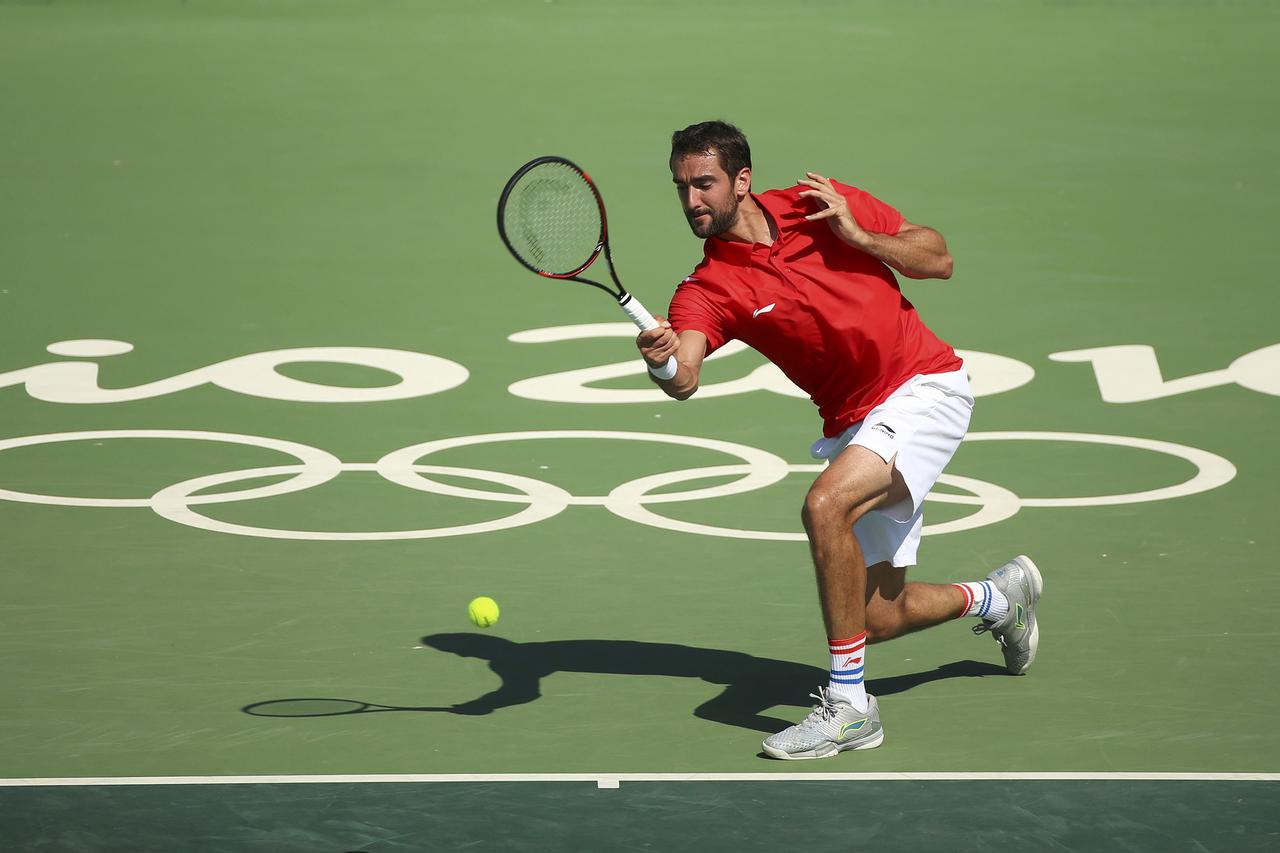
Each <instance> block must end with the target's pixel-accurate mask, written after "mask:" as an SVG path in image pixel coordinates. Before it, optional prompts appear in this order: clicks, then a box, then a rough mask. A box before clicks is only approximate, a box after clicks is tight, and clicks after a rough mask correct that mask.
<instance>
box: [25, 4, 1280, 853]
mask: <svg viewBox="0 0 1280 853" xmlns="http://www.w3.org/2000/svg"><path fill="white" fill-rule="evenodd" d="M1278 31H1280V13H1278V12H1277V10H1276V8H1275V7H1274V6H1272V5H1269V4H1262V3H1248V2H1239V3H1230V2H1222V3H1194V2H1187V3H1173V2H1171V3H1167V4H1162V3H1120V4H1111V3H1091V2H1058V3H1050V2H1044V3H1014V2H982V3H968V4H963V5H961V4H955V5H950V4H942V3H924V2H896V3H888V2H883V3H881V2H869V3H834V2H832V3H812V4H804V5H803V6H794V7H792V6H787V5H785V4H770V3H758V2H754V0H744V2H737V3H726V2H707V3H701V4H698V5H697V6H696V7H695V6H689V5H687V4H678V3H672V2H636V3H625V4H624V3H611V2H602V3H587V2H560V0H556V2H541V0H539V2H536V3H534V2H497V0H495V2H478V3H471V4H431V3H415V2H409V0H386V1H385V2H371V1H370V2H357V0H317V1H316V2H301V0H295V1H294V2H285V0H270V1H269V2H248V0H228V2H212V0H192V2H185V3H180V2H176V0H174V2H161V0H154V1H153V2H143V0H130V1H129V2H124V1H123V0H122V2H104V3H90V2H0V108H2V109H3V114H4V117H5V121H4V128H5V131H4V133H3V135H2V136H0V152H2V153H0V490H2V491H0V532H2V535H0V589H2V590H3V594H2V595H0V614H2V618H0V637H2V638H3V642H0V679H2V680H3V684H4V689H3V691H0V838H4V839H5V840H6V841H5V845H6V849H14V850H22V851H99V850H175V849H187V850H212V851H223V850H225V851H247V850H262V851H289V853H292V851H298V853H328V851H332V853H343V851H356V850H359V851H366V853H381V852H382V851H393V850H420V849H471V848H476V849H487V848H491V847H492V848H499V847H503V848H508V849H529V850H543V849H566V850H583V849H599V850H612V849H637V850H640V849H653V850H680V849H689V850H692V849H700V850H704V849H734V850H741V849H761V850H777V849H792V848H796V847H800V846H808V845H811V844H818V845H826V846H832V845H834V846H835V847H837V848H840V849H845V848H849V847H851V846H853V845H854V844H855V843H866V844H868V845H870V844H874V845H876V846H878V847H880V848H885V849H911V850H943V849H947V850H953V849H977V848H983V849H993V848H996V847H999V846H1002V845H1014V844H1016V845H1019V846H1021V847H1023V848H1027V849H1041V850H1073V849H1089V850H1126V851H1128V850H1144V851H1145V850H1151V851H1169V850H1197V851H1201V850H1212V851H1236V850H1269V849H1274V848H1275V847H1276V845H1277V844H1278V843H1280V820H1278V819H1277V817H1276V815H1277V813H1278V809H1280V793H1278V792H1280V785H1278V784H1277V781H1278V780H1280V775H1278V774H1280V742H1278V741H1277V738H1276V737H1275V733H1274V718H1275V713H1274V708H1275V705H1276V702H1277V700H1278V699H1280V687H1278V686H1277V683H1278V682H1277V674H1278V673H1277V666H1276V663H1275V660H1276V657H1275V653H1274V650H1275V647H1276V641H1277V638H1278V637H1280V632H1277V630H1276V629H1275V627H1274V624H1273V622H1272V619H1273V614H1274V611H1275V604H1274V602H1275V599H1276V597H1277V593H1280V588H1278V587H1280V583H1278V582H1277V580H1276V574H1275V571H1274V568H1275V566H1276V564H1277V557H1278V556H1280V547H1278V546H1277V532H1276V525H1275V523H1274V519H1275V508H1274V498H1273V491H1274V483H1275V481H1276V478H1277V476H1278V475H1280V464H1278V463H1277V452H1276V447H1277V445H1276V435H1277V430H1278V427H1280V400H1278V399H1277V397H1280V329H1278V327H1277V324H1276V320H1275V318H1276V317H1277V316H1278V315H1280V297H1277V295H1276V289H1275V287H1274V281H1273V279H1274V274H1273V273H1272V272H1271V251H1270V247H1271V245H1272V244H1273V243H1274V234H1273V231H1274V226H1275V223H1276V206H1275V201H1274V200H1275V198H1276V197H1277V191H1278V190H1280V174H1278V170H1277V167H1276V165H1275V159H1274V139H1275V136H1276V131H1277V115H1280V113H1278V112H1277V110H1276V98H1275V93H1274V84H1273V82H1272V81H1273V80H1274V79H1275V78H1276V75H1277V72H1278V71H1280V68H1278V67H1277V65H1278V64H1280V63H1277V60H1276V58H1275V56H1276V53H1275V50H1274V44H1275V40H1276V36H1277V33H1278ZM711 117H722V118H726V119H729V120H731V121H734V122H736V123H738V124H740V125H741V126H742V127H743V128H744V130H745V131H746V132H747V134H748V136H749V138H750V140H751V143H752V148H753V152H754V159H755V173H754V174H755V185H756V187H757V188H767V187H773V186H780V185H789V184H790V183H792V182H794V180H795V179H796V178H797V177H799V176H800V175H801V174H802V172H803V171H804V170H806V169H814V170H816V171H820V172H823V173H824V174H828V175H831V176H834V177H836V178H839V179H840V180H842V181H846V182H849V183H853V184H856V185H859V186H861V187H863V188H865V189H867V190H869V191H871V192H873V193H875V194H877V195H879V196H880V197H882V198H884V199H885V200H887V201H889V202H890V203H892V204H894V205H896V206H897V207H899V208H900V209H901V210H902V211H903V212H904V213H905V215H906V216H907V217H908V218H910V219H911V220H913V221H918V222H922V223H925V224H928V225H931V226H933V227H936V228H938V229H939V230H940V231H941V232H942V233H943V234H944V235H945V236H946V237H947V240H948V242H949V245H950V248H951V251H952V253H953V255H954V256H955V258H956V273H955V276H954V278H953V279H952V280H951V281H948V282H906V283H905V284H904V292H905V293H906V294H907V295H908V297H909V298H910V299H911V300H912V301H913V302H914V303H915V304H916V306H917V307H918V308H919V310H920V311H921V314H922V316H923V317H924V319H925V321H926V322H927V323H929V325H930V326H931V327H933V328H934V329H935V330H936V331H937V332H938V333H939V334H940V335H941V336H942V337H943V338H944V339H946V340H947V341H949V342H951V343H952V344H954V345H955V346H956V347H957V349H959V350H961V351H962V354H964V355H965V357H966V361H967V364H968V365H969V369H970V372H971V374H972V375H973V377H974V381H975V384H976V385H977V387H978V389H979V399H978V404H977V409H976V412H975V416H974V420H973V423H972V427H971V433H972V434H971V436H970V438H969V440H968V441H966V443H965V445H964V446H963V447H962V448H961V450H960V451H959V453H958V454H957V456H956V458H955V459H954V460H953V462H952V464H951V465H950V466H949V467H948V469H947V474H948V476H947V478H946V479H945V480H944V482H943V483H941V484H940V485H939V487H938V489H937V490H936V492H935V494H934V495H933V496H931V498H930V500H929V501H928V502H927V504H926V521H927V523H928V524H929V525H930V529H929V531H928V533H929V535H928V536H927V537H926V539H925V541H924V544H923V546H922V549H921V564H920V565H919V567H917V568H916V569H913V572H912V574H913V576H914V577H916V578H918V579H921V580H930V581H938V582H941V581H947V580H965V579H976V578H978V577H981V576H982V575H984V574H985V573H986V572H987V571H988V570H990V569H991V568H994V567H995V566H997V565H999V564H1000V563H1002V562H1003V561H1004V560H1006V559H1008V558H1009V557H1011V556H1013V555H1015V554H1018V553H1027V554H1030V555H1032V556H1033V557H1034V558H1035V560H1036V562H1037V564H1038V565H1039V566H1040V567H1041V569H1042V570H1043V572H1044V576H1045V590H1046V591H1045V598H1044V600H1043V604H1042V606H1041V611H1040V618H1041V620H1042V623H1041V625H1042V627H1041V630H1042V644H1041V649H1040V655H1039V658H1038V659H1037V662H1036V664H1035V667H1034V668H1033V670H1032V671H1031V673H1030V674H1029V675H1027V676H1026V677H1022V678H1016V677H1011V676H1007V675H1005V674H1004V673H1003V670H1002V669H1001V668H1000V667H999V666H997V664H998V663H999V661H1000V658H999V654H998V649H997V647H996V646H995V644H994V643H992V642H991V640H990V639H989V638H988V637H985V636H984V637H974V636H972V635H971V634H970V632H969V630H968V627H969V624H968V623H967V622H963V623H956V624H953V625H944V626H940V627H938V628H935V629H933V630H930V631H927V632H923V633H919V634H914V635H911V636H908V637H904V638H900V639H898V640H895V641H893V642H892V643H889V644H885V645H877V646H875V647H872V648H871V649H870V654H869V660H868V677H869V689H870V691H871V692H872V693H873V694H875V695H877V696H879V697H880V701H881V707H882V711H883V714H884V720H885V727H886V735H887V736H886V741H885V744H884V746H883V747H881V748H879V749H876V750H871V751H868V752H865V753H857V754H846V755H843V756H840V757H839V758H838V759H834V760H829V761H819V762H773V761H769V760H767V759H766V758H763V757H762V756H761V755H760V753H759V742H760V740H761V739H762V738H763V737H764V736H765V735H766V734H768V733H770V732H772V731H774V730H776V729H777V728H781V727H783V726H785V725H787V724H790V723H791V722H794V721H795V720H797V719H799V718H800V717H801V716H803V714H804V713H805V712H806V710H807V708H808V707H809V703H810V700H809V698H808V695H807V694H808V693H809V692H810V691H811V690H813V688H814V687H815V686H817V685H818V684H820V683H822V681H823V679H824V678H825V669H824V667H825V665H826V657H825V652H824V648H823V645H822V644H823V639H824V638H823V633H822V626H821V621H820V619H819V615H818V610H817V606H816V596H815V593H814V588H813V579H812V569H811V567H810V564H809V560H808V552H807V548H806V546H805V544H804V542H803V537H802V535H801V528H800V522H799V507H800V502H801V500H802V498H803V495H804V493H805V489H806V487H807V485H808V483H809V482H810V481H811V480H812V478H813V476H814V475H815V472H816V470H817V469H816V468H815V467H814V463H813V460H811V459H810V458H809V457H808V454H807V448H808V445H809V443H810V441H811V440H812V439H813V438H815V437H816V436H817V433H818V430H819V426H820V424H819V421H818V418H817V416H816V411H815V410H814V409H813V407H812V405H811V404H810V403H809V402H808V401H807V400H806V399H803V398H801V397H797V396H796V392H795V391H794V389H792V388H790V387H789V386H788V385H787V383H786V382H785V381H783V380H781V379H780V377H778V376H777V375H776V374H775V373H773V372H772V371H771V369H770V368H769V367H768V366H767V365H766V364H765V362H764V361H763V359H762V358H761V357H760V356H759V355H757V354H755V353H754V352H751V351H749V350H744V351H730V352H728V353H727V354H725V355H724V356H723V357H722V358H718V359H717V360H714V361H712V362H709V363H708V365H707V367H706V369H705V370H704V374H703V382H704V387H703V389H702V391H700V392H699V394H698V395H697V396H695V397H694V398H693V399H692V400H690V401H689V402H686V403H682V404H677V403H674V402H671V401H666V400H660V399H657V397H656V392H654V391H653V389H652V388H651V387H650V386H649V384H648V382H647V380H646V379H645V378H644V377H643V375H642V368H641V367H640V364H639V362H638V360H637V359H636V358H635V355H634V348H633V346H632V344H631V343H630V341H629V338H630V337H631V336H632V335H633V332H632V331H630V330H629V328H628V327H627V325H626V324H625V322H624V318H623V317H622V315H621V314H620V313H619V312H618V311H617V309H616V308H615V307H613V306H611V305H610V304H609V302H608V300H607V299H605V298H603V297H601V296H600V295H599V294H598V293H596V292H595V291H593V290H590V289H587V288H581V287H579V286H577V285H559V284H551V283H544V282H541V281H540V280H538V279H537V278H536V277H535V276H533V275H531V274H529V273H528V272H526V271H524V270H523V269H521V268H520V267H519V266H518V265H517V264H516V263H515V261H514V260H512V259H511V258H510V257H509V256H508V255H507V254H506V252H505V251H504V250H503V248H502V246H501V244H500V242H499V241H498V238H497V234H496V229H495V227H494V206H495V203H496V199H497V195H498V192H499V190H500V189H501V187H502V184H503V182H504V181H505V180H506V178H507V176H508V175H509V174H510V173H511V172H512V171H513V170H514V169H515V168H516V167H517V166H518V165H519V164H520V163H522V162H524V161H525V160H527V159H529V158H531V157H533V156H535V155H539V154H546V153H556V154H561V155H564V156H567V157H570V158H571V159H574V160H575V161H577V162H579V163H581V164H582V165H584V166H585V167H586V168H587V170H588V171H589V172H590V173H591V174H592V176H593V178H595V179H596V180H597V181H598V183H599V185H600V187H601V190H602V192H603V194H604V197H605V200H606V202H607V204H608V205H609V213H610V220H611V222H610V224H611V227H612V233H613V249H614V256H615V260H616V261H617V264H618V267H619V271H620V274H621V276H622V278H623V281H624V282H625V283H626V284H627V286H628V287H629V288H630V289H632V290H633V291H634V292H635V293H637V295H639V296H640V297H641V298H642V299H644V301H645V302H646V303H647V304H648V305H649V307H650V308H651V309H652V310H654V311H655V312H660V311H661V309H662V308H663V307H664V305H665V302H666V300H667V298H669V295H670V292H671V290H672V289H673V287H674V285H675V284H676V283H677V282H679V281H680V279H681V278H682V277H683V276H685V275H686V274H688V272H689V270H690V269H691V268H692V266H693V265H694V263H695V262H696V261H697V259H698V258H699V257H700V253H701V249H700V246H699V244H698V242H697V241H696V240H695V239H694V238H693V237H692V236H691V235H690V234H689V233H688V229H687V226H686V224H685V223H684V221H683V219H682V217H681V216H680V213H679V210H678V207H677V203H676V199H675V197H674V193H673V191H672V188H671V185H670V183H669V181H670V175H669V173H668V172H667V169H666V163H665V159H666V150H667V145H668V140H669V135H670V133H671V131H672V130H673V129H675V128H678V127H683V126H685V125H687V124H690V123H692V122H695V121H699V120H702V119H705V118H711ZM477 595H490V596H493V597H494V598H495V599H496V600H497V601H498V602H499V604H500V605H501V606H502V610H503V612H502V618H501V620H500V621H499V622H498V624H497V625H496V626H495V627H494V628H492V629H490V630H488V631H480V630H478V629H476V628H474V627H473V626H472V625H471V624H470V623H469V622H468V621H467V618H466V605H467V602H468V601H469V600H470V599H471V598H473V597H474V596H477Z"/></svg>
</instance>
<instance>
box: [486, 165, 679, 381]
mask: <svg viewBox="0 0 1280 853" xmlns="http://www.w3.org/2000/svg"><path fill="white" fill-rule="evenodd" d="M547 163H557V164H560V165H562V166H568V167H569V168H570V169H572V170H573V171H575V172H577V173H578V174H579V175H580V176H581V177H582V179H583V181H584V182H586V185H587V186H588V187H590V188H591V194H592V195H593V196H595V200H596V207H597V208H598V209H599V211H600V236H599V239H598V240H597V242H596V247H595V250H594V251H592V252H591V254H590V255H589V256H588V257H587V259H586V260H585V261H584V262H583V263H582V265H581V266H579V267H578V268H577V269H574V270H571V271H570V272H563V273H554V272H547V271H546V270H540V269H538V268H537V267H535V266H534V265H533V264H531V263H529V262H528V261H526V260H525V259H524V258H523V257H521V255H520V253H519V252H517V251H516V249H515V247H514V246H513V245H512V244H511V240H510V238H509V237H507V229H506V224H505V223H504V222H503V214H504V213H505V212H506V209H507V199H508V198H509V197H510V196H511V191H512V190H513V189H515V186H516V184H518V183H519V182H520V179H521V178H523V177H524V176H525V175H527V174H528V173H529V172H531V171H532V170H534V169H536V168H537V167H538V166H542V165H545V164H547ZM498 236H499V237H501V238H502V243H503V245H505V246H506V247H507V251H509V252H510V253H511V256H512V257H513V258H515V259H516V260H517V261H519V262H520V265H521V266H523V267H524V268H525V269H528V270H529V271H531V272H535V273H537V274H538V275H540V276H542V277H543V278H551V279H557V280H559V281H576V282H579V283H581V284H589V285H591V286H592V287H595V288H598V289H599V290H602V291H604V292H605V293H607V294H609V295H610V296H612V297H613V298H614V299H615V300H616V301H617V303H618V306H619V307H620V308H621V309H622V310H623V312H624V313H625V314H626V315H627V316H628V317H629V318H630V319H631V322H632V323H634V324H635V325H636V327H637V328H639V329H640V330H641V331H648V330H650V329H656V328H658V321H657V320H656V319H654V316H653V315H652V314H650V313H649V311H648V309H646V308H645V307H644V305H642V304H641V303H640V300H639V299H636V298H635V297H634V296H632V295H631V294H630V293H629V292H628V291H627V289H626V288H625V287H623V285H622V282H621V281H619V280H618V271H617V270H616V269H615V268H614V265H613V251H612V249H610V247H609V217H608V215H607V214H606V213H605V208H604V197H603V196H601V195H600V189H599V187H597V186H596V182H595V181H593V180H592V179H591V176H590V175H589V174H587V170H586V169H583V168H582V167H581V166H579V165H578V164H577V163H575V162H573V161H572V160H569V159H567V158H565V157H559V156H556V155H552V154H547V155H543V156H541V157H534V158H533V159H532V160H530V161H529V162H528V163H525V164H524V165H523V166H521V167H520V168H519V169H517V170H516V172H515V174H514V175H512V176H511V177H510V179H508V180H507V184H506V186H504V187H503V188H502V195H501V196H499V197H498ZM601 252H603V253H604V258H605V261H606V263H607V264H608V266H609V278H611V279H612V280H613V283H614V288H610V287H609V286H608V285H606V284H602V283H600V282H598V281H595V280H593V279H589V278H586V277H584V276H583V275H582V273H583V272H585V271H586V270H587V268H588V267H590V266H591V265H592V264H593V263H595V262H596V260H597V259H598V258H599V257H600V254H601ZM615 288H616V289H615ZM651 372H652V371H651ZM675 372H676V360H675V356H671V357H670V358H669V359H668V360H667V364H666V365H664V366H663V367H662V368H660V369H658V370H657V371H656V372H655V375H656V376H659V377H660V378H663V379H670V378H671V377H673V376H675Z"/></svg>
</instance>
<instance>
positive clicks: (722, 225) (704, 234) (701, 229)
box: [684, 198, 738, 240]
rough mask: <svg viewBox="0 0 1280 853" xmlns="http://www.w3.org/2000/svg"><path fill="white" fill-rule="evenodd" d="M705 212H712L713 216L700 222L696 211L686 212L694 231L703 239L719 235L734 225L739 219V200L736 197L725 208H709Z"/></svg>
mask: <svg viewBox="0 0 1280 853" xmlns="http://www.w3.org/2000/svg"><path fill="white" fill-rule="evenodd" d="M702 212H703V213H710V214H711V217H710V218H709V219H707V220H705V221H703V222H701V223H700V222H698V221H697V220H698V216H697V214H694V213H689V212H688V211H686V212H685V215H684V216H685V219H687V220H689V227H690V228H691V229H693V233H694V234H696V235H697V236H699V237H701V238H702V239H704V240H706V239H707V238H708V237H718V236H720V235H721V234H723V233H724V232H726V231H728V230H729V229H730V228H732V227H733V225H734V223H735V222H737V221H738V200H737V199H736V198H735V199H734V200H733V202H732V204H731V206H730V207H728V208H725V209H724V210H716V209H715V208H713V207H711V208H707V209H706V210H705V211H702Z"/></svg>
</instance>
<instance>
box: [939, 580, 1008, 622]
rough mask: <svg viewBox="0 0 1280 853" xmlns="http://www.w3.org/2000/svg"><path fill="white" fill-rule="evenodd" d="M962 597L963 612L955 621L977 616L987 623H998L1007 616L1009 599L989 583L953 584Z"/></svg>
mask: <svg viewBox="0 0 1280 853" xmlns="http://www.w3.org/2000/svg"><path fill="white" fill-rule="evenodd" d="M952 586H954V587H955V588H956V589H958V590H960V593H961V594H962V595H963V596H964V611H963V612H962V613H961V614H960V615H959V616H957V617H956V618H957V619H960V618H963V617H965V616H977V617H978V618H979V619H983V620H985V621H987V622H999V621H1000V620H1001V619H1003V618H1004V617H1005V616H1007V615H1008V614H1009V599H1007V598H1005V597H1004V593H1003V592H1001V591H1000V590H998V589H996V585H995V584H993V583H992V582H991V581H977V582H976V583H953V584H952Z"/></svg>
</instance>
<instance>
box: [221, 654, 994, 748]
mask: <svg viewBox="0 0 1280 853" xmlns="http://www.w3.org/2000/svg"><path fill="white" fill-rule="evenodd" d="M422 644H423V645H424V646H427V647H430V648H433V649H438V650H439V651H442V652H449V653H450V654H455V655H459V656H460V657H469V658H479V659H481V660H485V661H488V663H489V669H491V670H493V672H494V673H495V674H496V675H497V676H498V677H499V678H500V679H501V680H502V684H501V685H499V686H498V688H497V689H496V690H493V691H490V692H489V693H486V694H484V695H483V696H480V697H478V698H475V699H470V700H467V701H463V702H460V703H458V704H456V705H451V706H433V707H403V706H394V705H374V704H371V703H367V702H361V701H358V700H350V699H333V698H320V697H311V698H297V699H273V700H270V701H266V702H255V703H254V704H252V705H247V706H245V707H244V708H243V709H242V710H243V711H244V712H245V713H246V714H252V715H254V716H265V717H330V716H339V715H347V714H365V713H376V712H384V711H424V712H430V711H434V712H446V713H453V714H472V715H479V714H492V713H493V712H494V711H497V710H499V709H502V708H510V707H512V706H515V705H523V704H526V703H528V702H532V701H534V700H535V699H537V698H538V697H539V696H541V695H542V692H541V684H542V679H543V678H546V677H547V676H549V675H552V674H554V673H557V672H594V673H608V674H614V675H665V676H674V677H680V678H698V679H701V680H703V681H706V682H708V683H710V684H720V685H723V686H724V689H723V690H722V691H721V692H720V693H719V695H717V696H715V697H713V698H711V699H709V700H708V701H706V702H704V703H702V704H701V705H699V706H698V707H697V708H695V709H694V711H693V713H694V716H696V717H700V718H701V719H704V720H710V721H712V722H716V723H722V724H724V725H729V726H740V727H742V728H746V729H754V730H756V731H760V732H767V733H773V732H775V731H778V730H779V729H780V728H785V727H786V726H789V725H791V723H793V722H795V721H794V720H782V719H777V718H774V717H768V716H765V714H764V712H765V711H767V710H768V709H770V708H773V707H774V706H776V705H793V706H796V707H798V708H808V707H811V706H812V705H813V699H812V698H811V697H810V696H809V694H810V693H811V692H813V689H814V688H815V687H817V686H818V685H820V684H825V683H826V681H827V671H826V670H824V669H819V668H818V667H816V666H809V665H807V664H802V663H794V662H792V661H783V660H773V659H772V658H758V657H755V656H753V655H749V654H746V653H744V652H731V651H725V650H723V649H704V648H699V647H696V646H680V645H675V644H671V643H645V642H640V641H636V640H553V641H549V642H545V643H516V642H512V641H511V640H505V639H503V638H501V637H498V636H495V635H493V634H476V633H468V634H432V635H431V636H428V637H423V638H422ZM1003 674H1005V670H1004V669H1003V668H1001V667H998V666H995V665H994V664H990V663H979V662H978V661H972V660H966V661H957V662H954V663H948V664H944V665H942V666H940V667H938V668H936V669H932V670H928V671H925V672H916V673H911V674H908V675H893V676H888V677H885V678H876V679H871V680H869V681H868V682H867V691H868V692H869V693H871V694H873V695H875V696H892V695H893V694H895V693H901V692H903V691H905V690H910V689H911V688H913V687H918V686H919V685H921V684H927V683H929V682H931V681H939V680H941V679H944V678H980V677H983V676H987V675H1003Z"/></svg>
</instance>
